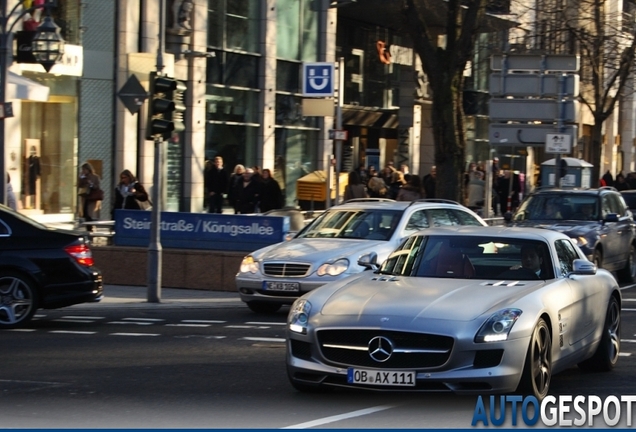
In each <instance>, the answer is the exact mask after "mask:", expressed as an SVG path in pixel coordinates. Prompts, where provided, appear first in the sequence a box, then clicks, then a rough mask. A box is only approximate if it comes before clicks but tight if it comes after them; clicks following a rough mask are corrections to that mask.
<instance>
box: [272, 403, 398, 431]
mask: <svg viewBox="0 0 636 432" xmlns="http://www.w3.org/2000/svg"><path fill="white" fill-rule="evenodd" d="M391 408H393V407H392V406H391V405H381V406H377V407H373V408H365V409H361V410H358V411H351V412H349V413H345V414H339V415H335V416H330V417H324V418H321V419H318V420H312V421H309V422H305V423H298V424H295V425H291V426H285V427H284V428H281V429H308V428H312V427H316V426H320V425H324V424H327V423H333V422H337V421H340V420H347V419H350V418H354V417H360V416H364V415H367V414H373V413H375V412H378V411H384V410H387V409H391Z"/></svg>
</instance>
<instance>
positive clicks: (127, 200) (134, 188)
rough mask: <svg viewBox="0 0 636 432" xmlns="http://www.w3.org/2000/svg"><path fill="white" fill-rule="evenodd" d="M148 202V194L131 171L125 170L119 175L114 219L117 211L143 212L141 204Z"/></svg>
mask: <svg viewBox="0 0 636 432" xmlns="http://www.w3.org/2000/svg"><path fill="white" fill-rule="evenodd" d="M138 201H141V202H148V201H150V200H149V199H148V192H146V189H144V187H143V186H142V185H141V183H139V182H138V181H137V178H135V176H134V175H133V173H132V172H130V170H127V169H125V170H123V171H122V172H121V174H120V175H119V183H118V184H117V186H116V187H115V205H114V206H113V219H114V218H115V210H117V209H124V210H141V206H140V205H139V202H138Z"/></svg>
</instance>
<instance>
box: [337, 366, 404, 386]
mask: <svg viewBox="0 0 636 432" xmlns="http://www.w3.org/2000/svg"><path fill="white" fill-rule="evenodd" d="M347 382H348V383H349V384H367V385H377V386H392V387H414V386H415V372H413V371H407V372H404V371H383V370H369V369H354V368H349V369H348V370H347Z"/></svg>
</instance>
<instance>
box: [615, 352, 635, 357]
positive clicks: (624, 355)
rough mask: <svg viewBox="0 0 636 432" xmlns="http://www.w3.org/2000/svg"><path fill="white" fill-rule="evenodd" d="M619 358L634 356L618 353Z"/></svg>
mask: <svg viewBox="0 0 636 432" xmlns="http://www.w3.org/2000/svg"><path fill="white" fill-rule="evenodd" d="M618 355H619V356H621V357H629V356H630V355H632V353H623V352H622V353H618Z"/></svg>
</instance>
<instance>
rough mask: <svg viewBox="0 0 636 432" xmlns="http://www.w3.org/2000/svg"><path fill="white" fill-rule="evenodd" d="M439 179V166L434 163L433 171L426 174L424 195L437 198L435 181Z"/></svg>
mask: <svg viewBox="0 0 636 432" xmlns="http://www.w3.org/2000/svg"><path fill="white" fill-rule="evenodd" d="M436 181H437V167H436V166H435V165H433V166H432V167H431V172H430V173H429V174H426V175H425V176H424V180H423V181H422V183H423V185H424V195H426V196H425V198H435V182H436Z"/></svg>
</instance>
